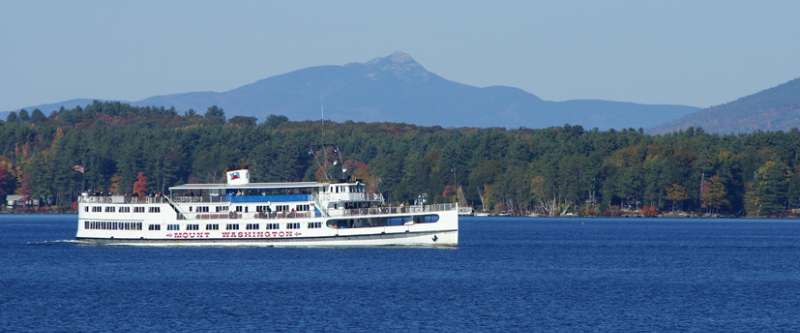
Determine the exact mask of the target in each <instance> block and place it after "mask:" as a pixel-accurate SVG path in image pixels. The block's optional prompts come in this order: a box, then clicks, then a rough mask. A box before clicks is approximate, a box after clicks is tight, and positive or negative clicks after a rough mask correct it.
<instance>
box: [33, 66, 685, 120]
mask: <svg viewBox="0 0 800 333" xmlns="http://www.w3.org/2000/svg"><path fill="white" fill-rule="evenodd" d="M87 100H88V99H87ZM72 101H76V100H72ZM122 102H126V101H122ZM126 103H130V104H132V105H136V106H163V107H174V108H175V109H176V110H178V111H186V110H189V109H194V110H195V111H197V112H201V113H202V112H203V111H204V110H205V109H206V108H207V107H209V106H211V105H217V106H219V107H221V108H223V109H224V110H225V112H226V114H227V115H228V116H237V115H240V116H254V117H257V118H259V119H264V118H266V117H267V116H268V115H269V114H281V115H285V116H287V117H289V118H290V119H293V120H309V119H319V117H320V108H321V106H322V105H324V108H325V113H326V118H329V119H332V120H337V121H345V120H353V121H382V122H384V121H388V122H405V123H413V124H418V125H439V126H444V127H464V126H469V127H508V128H516V127H529V128H542V127H551V126H561V125H564V124H573V125H582V126H584V127H586V128H594V127H597V128H599V129H609V128H650V127H654V126H656V125H658V124H660V123H663V122H665V121H669V120H674V119H677V118H679V117H680V116H684V115H686V114H689V113H691V112H694V111H697V110H699V109H698V108H695V107H691V106H682V105H650V104H639V103H632V102H616V101H605V100H593V99H579V100H567V101H548V100H544V99H542V98H540V97H538V96H536V95H535V94H532V93H530V92H527V91H525V90H523V89H519V88H516V87H510V86H504V85H493V86H487V87H477V86H472V85H468V84H464V83H459V82H455V81H451V80H448V79H446V78H444V77H442V76H440V75H438V74H436V73H434V72H431V71H429V70H427V69H426V68H425V67H424V66H423V65H422V64H420V63H418V62H417V61H416V60H414V58H413V57H412V56H411V55H409V54H408V53H404V52H394V53H392V54H390V55H388V56H385V57H378V58H374V59H372V60H369V61H367V62H363V63H358V62H351V63H347V64H345V65H322V66H312V67H306V68H301V69H297V70H293V71H290V72H287V73H283V74H278V75H274V76H269V77H266V78H264V79H261V80H257V81H254V82H251V83H248V84H244V85H242V86H239V87H236V88H233V89H230V90H225V91H219V92H216V91H194V92H185V93H177V94H163V95H156V96H152V97H148V98H145V99H142V100H138V101H127V102H126ZM44 106H47V107H49V109H44V108H42V106H34V107H26V109H29V110H30V109H32V108H37V107H38V108H40V109H42V110H43V111H52V109H54V108H55V109H57V108H58V106H59V103H50V104H46V105H44Z"/></svg>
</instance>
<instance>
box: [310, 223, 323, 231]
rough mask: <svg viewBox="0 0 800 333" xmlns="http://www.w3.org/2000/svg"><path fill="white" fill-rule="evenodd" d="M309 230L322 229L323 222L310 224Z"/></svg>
mask: <svg viewBox="0 0 800 333" xmlns="http://www.w3.org/2000/svg"><path fill="white" fill-rule="evenodd" d="M308 228H309V229H319V228H322V222H308Z"/></svg>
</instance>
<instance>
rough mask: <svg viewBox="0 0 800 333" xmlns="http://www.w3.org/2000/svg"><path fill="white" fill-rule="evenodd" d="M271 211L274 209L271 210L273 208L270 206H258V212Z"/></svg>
mask: <svg viewBox="0 0 800 333" xmlns="http://www.w3.org/2000/svg"><path fill="white" fill-rule="evenodd" d="M271 211H272V210H271V209H269V206H256V212H259V213H269V212H271Z"/></svg>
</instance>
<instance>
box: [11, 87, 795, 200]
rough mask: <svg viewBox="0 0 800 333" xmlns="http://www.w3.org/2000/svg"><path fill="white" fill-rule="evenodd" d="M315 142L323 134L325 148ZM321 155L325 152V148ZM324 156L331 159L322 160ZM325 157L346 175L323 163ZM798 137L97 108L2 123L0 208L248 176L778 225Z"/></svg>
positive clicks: (397, 196)
mask: <svg viewBox="0 0 800 333" xmlns="http://www.w3.org/2000/svg"><path fill="white" fill-rule="evenodd" d="M323 133H324V134H323ZM321 147H322V148H321ZM327 147H336V148H335V149H334V151H328V150H327V149H330V148H327ZM320 149H326V151H325V152H326V153H329V154H327V155H329V156H335V155H337V154H338V156H341V160H342V162H343V165H338V166H334V163H330V161H329V160H325V161H322V163H320V161H319V158H318V156H319V154H316V153H315V152H317V153H318V152H319V150H320ZM798 152H800V132H798V131H797V130H791V131H788V132H755V133H750V134H738V135H716V134H709V133H705V132H703V131H702V130H701V129H696V128H690V129H687V130H685V131H682V132H677V133H672V134H666V135H648V134H645V133H644V132H643V131H642V130H641V129H638V130H636V129H626V130H609V131H599V130H597V129H590V130H587V129H584V128H582V127H580V126H568V125H567V126H563V127H553V128H546V129H526V128H519V129H503V128H452V129H447V128H441V127H422V126H415V125H409V124H399V123H357V122H343V123H335V122H330V121H326V122H324V123H323V122H321V121H289V120H288V119H287V118H286V117H283V116H275V115H272V116H269V117H267V118H266V119H265V120H264V121H261V122H259V121H258V120H257V119H256V118H253V117H242V116H237V117H232V118H230V119H227V118H226V116H225V113H224V111H223V110H222V109H220V108H218V107H210V108H209V109H208V110H206V111H205V112H204V113H202V114H200V113H197V112H195V111H193V110H189V111H188V112H185V113H178V112H176V111H175V110H174V109H170V108H154V107H134V106H130V105H127V104H123V103H116V102H94V103H93V104H90V105H88V106H86V107H75V108H71V109H64V108H62V109H60V110H58V111H56V112H53V113H52V114H50V115H45V114H44V113H42V112H41V111H39V110H33V111H32V112H30V113H29V112H27V111H26V110H21V111H19V112H15V113H10V114H9V116H8V117H7V119H6V120H5V121H0V197H4V196H5V195H6V194H12V193H16V194H21V195H24V196H29V197H34V198H39V199H41V200H42V202H44V203H47V204H49V205H52V206H55V207H64V208H68V207H72V206H73V205H74V202H75V200H76V198H77V196H78V195H79V194H80V193H81V192H83V191H92V192H110V193H131V192H134V185H136V186H137V188H136V192H148V193H156V192H166V191H167V189H168V187H170V186H172V185H176V184H182V183H187V182H221V181H224V171H225V169H226V168H228V167H231V166H237V165H247V166H249V169H250V173H251V178H252V179H253V180H254V181H300V180H318V179H320V178H321V177H323V175H325V174H330V172H328V171H330V170H329V169H331V168H335V169H337V170H338V169H339V168H342V169H347V170H348V171H347V174H346V175H348V176H351V177H355V178H359V179H362V180H364V181H365V182H366V183H367V184H368V186H369V188H370V189H371V190H372V191H375V192H380V193H383V194H384V196H385V197H386V198H387V199H388V200H389V201H391V202H394V203H399V202H412V201H413V200H414V199H416V198H417V197H418V195H420V194H423V193H424V194H426V195H427V197H428V200H429V201H438V202H441V201H455V200H456V197H457V194H458V193H463V198H464V199H463V200H466V201H467V202H468V203H469V204H471V205H473V206H475V207H476V208H477V209H482V210H486V211H492V212H502V213H510V214H520V215H521V214H529V213H538V214H546V215H563V214H580V215H616V214H624V213H626V212H638V213H640V214H644V215H652V214H658V213H673V212H692V213H698V214H720V215H730V216H785V215H789V214H792V213H793V212H794V209H795V208H800V163H798V161H799V160H800V156H798Z"/></svg>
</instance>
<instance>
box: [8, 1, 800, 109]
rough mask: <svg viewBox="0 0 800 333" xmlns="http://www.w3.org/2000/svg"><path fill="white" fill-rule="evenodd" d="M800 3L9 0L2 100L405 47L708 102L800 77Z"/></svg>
mask: <svg viewBox="0 0 800 333" xmlns="http://www.w3.org/2000/svg"><path fill="white" fill-rule="evenodd" d="M798 16H800V1H796V0H773V1H770V0H765V1H732V0H727V1H723V0H719V1H716V0H715V1H710V0H709V1H703V0H690V1H677V0H673V1H666V0H665V1H643V0H629V1H621V0H603V1H594V0H592V1H589V0H587V1H564V0H558V1H556V0H553V1H547V2H545V1H474V2H472V1H391V2H389V1H318V2H310V1H283V2H270V1H214V2H213V3H212V2H211V1H208V2H203V1H185V2H181V1H142V0H138V1H48V2H45V1H5V0H4V1H2V2H0V110H9V109H14V108H18V107H21V106H25V105H32V104H41V103H45V102H55V101H60V100H64V99H69V98H76V97H93V98H106V99H126V100H135V99H140V98H144V97H148V96H151V95H156V94H168V93H177V92H186V91H195V90H217V91H219V90H227V89H231V88H234V87H236V86H238V85H242V84H245V83H249V82H252V81H255V80H258V79H261V78H264V77H267V76H270V75H275V74H281V73H285V72H288V71H291V70H294V69H299V68H303V67H307V66H315V65H325V64H345V63H348V62H363V61H366V60H369V59H371V58H374V57H378V56H384V55H387V54H389V53H391V52H392V51H395V50H403V51H405V52H408V53H410V54H411V55H412V56H413V57H414V58H415V59H417V61H419V62H420V63H421V64H423V65H424V66H425V67H427V68H428V69H429V70H431V71H433V72H435V73H438V74H440V75H442V76H444V77H446V78H448V79H451V80H454V81H459V82H462V83H467V84H471V85H477V86H487V85H510V86H516V87H519V88H522V89H525V90H527V91H529V92H531V93H534V94H536V95H538V96H540V97H542V98H545V99H551V100H563V99H573V98H601V99H610V100H625V101H635V102H646V103H675V104H688V105H695V106H708V105H713V104H719V103H722V102H725V101H729V100H731V99H733V98H736V97H740V96H743V95H746V94H749V93H752V92H755V91H757V90H761V89H764V88H768V87H770V86H774V85H777V84H779V83H782V82H784V81H788V80H790V79H793V78H796V77H800V23H798V21H799V20H800V19H798Z"/></svg>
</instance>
